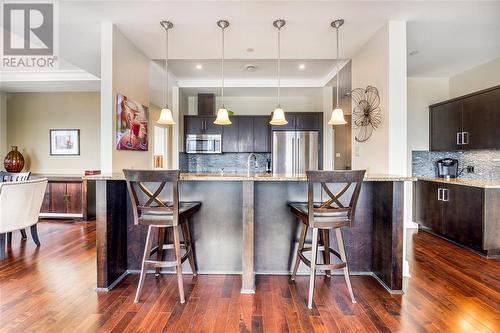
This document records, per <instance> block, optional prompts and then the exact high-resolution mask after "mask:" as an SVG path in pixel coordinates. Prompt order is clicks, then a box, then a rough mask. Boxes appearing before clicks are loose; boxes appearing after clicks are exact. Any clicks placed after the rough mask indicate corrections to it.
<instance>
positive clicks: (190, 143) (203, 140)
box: [186, 134, 222, 154]
mask: <svg viewBox="0 0 500 333" xmlns="http://www.w3.org/2000/svg"><path fill="white" fill-rule="evenodd" d="M186 153H188V154H220V153H222V135H221V134H188V135H187V136H186Z"/></svg>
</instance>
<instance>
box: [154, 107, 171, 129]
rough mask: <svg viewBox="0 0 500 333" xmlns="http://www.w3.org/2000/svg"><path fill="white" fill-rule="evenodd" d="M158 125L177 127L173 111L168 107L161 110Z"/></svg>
mask: <svg viewBox="0 0 500 333" xmlns="http://www.w3.org/2000/svg"><path fill="white" fill-rule="evenodd" d="M156 123H157V124H160V125H175V121H174V117H173V116H172V111H171V110H170V109H169V108H168V107H166V108H164V109H161V113H160V118H158V120H157V121H156Z"/></svg>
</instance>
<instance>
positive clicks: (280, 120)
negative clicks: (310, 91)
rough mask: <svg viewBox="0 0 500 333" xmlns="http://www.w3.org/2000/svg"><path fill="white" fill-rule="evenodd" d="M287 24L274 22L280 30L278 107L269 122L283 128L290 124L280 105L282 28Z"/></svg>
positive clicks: (280, 21) (279, 21) (282, 21)
mask: <svg viewBox="0 0 500 333" xmlns="http://www.w3.org/2000/svg"><path fill="white" fill-rule="evenodd" d="M285 24H286V21H285V20H282V19H280V20H276V21H274V22H273V26H274V27H275V28H276V29H278V105H277V106H276V109H274V112H273V118H272V119H271V121H270V122H269V123H270V124H271V125H277V126H283V125H286V124H288V121H287V120H286V117H285V111H283V109H282V108H281V105H280V88H281V71H280V69H281V68H280V67H281V28H283V27H284V26H285Z"/></svg>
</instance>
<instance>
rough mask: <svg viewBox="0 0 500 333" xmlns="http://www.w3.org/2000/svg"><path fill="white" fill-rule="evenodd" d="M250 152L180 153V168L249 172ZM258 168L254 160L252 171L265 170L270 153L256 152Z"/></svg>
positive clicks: (184, 169)
mask: <svg viewBox="0 0 500 333" xmlns="http://www.w3.org/2000/svg"><path fill="white" fill-rule="evenodd" d="M248 155H250V153H223V154H186V153H179V169H180V170H181V171H183V172H220V171H221V170H222V169H224V172H247V160H248ZM255 155H256V156H257V162H258V164H259V167H258V168H254V167H253V166H254V164H253V162H252V164H251V168H250V171H251V172H265V171H266V162H267V159H270V158H271V154H270V153H255Z"/></svg>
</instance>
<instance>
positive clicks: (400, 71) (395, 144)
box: [388, 21, 412, 276]
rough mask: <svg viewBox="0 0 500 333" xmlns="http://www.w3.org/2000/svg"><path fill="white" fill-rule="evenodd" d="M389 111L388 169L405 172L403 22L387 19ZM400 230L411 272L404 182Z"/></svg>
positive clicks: (405, 263)
mask: <svg viewBox="0 0 500 333" xmlns="http://www.w3.org/2000/svg"><path fill="white" fill-rule="evenodd" d="M388 26H389V112H388V122H389V126H388V131H389V133H388V134H389V142H388V152H389V154H388V166H389V168H388V169H389V170H388V172H389V173H390V174H396V175H407V174H408V172H409V171H408V162H407V161H408V159H407V156H408V155H407V154H408V148H407V142H408V140H407V88H406V85H407V77H406V55H407V52H406V22H405V21H389V23H388ZM404 191H405V193H404V195H405V203H404V205H405V207H404V221H405V228H404V231H403V235H404V236H403V258H404V259H403V276H410V269H409V265H408V260H406V225H408V224H411V216H412V199H411V198H412V185H411V183H405V189H404Z"/></svg>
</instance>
